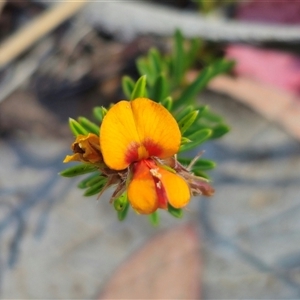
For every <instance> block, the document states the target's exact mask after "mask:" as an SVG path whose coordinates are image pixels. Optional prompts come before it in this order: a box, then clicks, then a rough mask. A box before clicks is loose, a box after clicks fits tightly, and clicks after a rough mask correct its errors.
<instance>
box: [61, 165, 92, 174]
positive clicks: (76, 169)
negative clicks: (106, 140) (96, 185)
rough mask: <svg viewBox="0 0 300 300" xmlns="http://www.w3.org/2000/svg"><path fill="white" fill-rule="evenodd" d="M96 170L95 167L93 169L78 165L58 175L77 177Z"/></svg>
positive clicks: (88, 166)
mask: <svg viewBox="0 0 300 300" xmlns="http://www.w3.org/2000/svg"><path fill="white" fill-rule="evenodd" d="M96 170H97V167H95V166H94V165H90V164H80V165H76V166H73V167H70V168H67V169H65V170H63V171H61V172H60V173H59V175H60V176H63V177H74V176H78V175H83V174H87V173H90V172H93V171H96Z"/></svg>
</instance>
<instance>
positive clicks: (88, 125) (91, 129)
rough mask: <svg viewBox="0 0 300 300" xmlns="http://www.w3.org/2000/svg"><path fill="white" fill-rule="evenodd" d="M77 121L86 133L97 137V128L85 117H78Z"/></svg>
mask: <svg viewBox="0 0 300 300" xmlns="http://www.w3.org/2000/svg"><path fill="white" fill-rule="evenodd" d="M78 121H79V123H80V125H81V126H82V127H83V128H84V129H85V130H86V131H88V132H90V133H95V134H97V135H99V129H100V128H99V126H98V125H96V124H95V123H93V122H91V121H90V120H89V119H87V118H85V117H79V118H78Z"/></svg>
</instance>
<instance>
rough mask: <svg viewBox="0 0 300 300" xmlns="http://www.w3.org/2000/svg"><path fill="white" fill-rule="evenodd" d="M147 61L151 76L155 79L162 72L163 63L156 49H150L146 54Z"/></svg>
mask: <svg viewBox="0 0 300 300" xmlns="http://www.w3.org/2000/svg"><path fill="white" fill-rule="evenodd" d="M148 60H149V63H150V65H151V69H152V71H153V75H154V76H155V77H157V76H158V75H159V74H160V73H161V72H162V71H163V62H162V59H161V56H160V53H159V52H158V50H157V49H155V48H152V49H150V50H149V53H148Z"/></svg>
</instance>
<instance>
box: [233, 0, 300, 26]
mask: <svg viewBox="0 0 300 300" xmlns="http://www.w3.org/2000/svg"><path fill="white" fill-rule="evenodd" d="M235 17H236V18H237V19H238V20H244V21H255V22H261V23H277V24H299V23H300V1H299V0H276V1H275V0H273V1H262V0H252V1H246V2H241V3H240V4H239V5H238V7H237V11H236V15H235Z"/></svg>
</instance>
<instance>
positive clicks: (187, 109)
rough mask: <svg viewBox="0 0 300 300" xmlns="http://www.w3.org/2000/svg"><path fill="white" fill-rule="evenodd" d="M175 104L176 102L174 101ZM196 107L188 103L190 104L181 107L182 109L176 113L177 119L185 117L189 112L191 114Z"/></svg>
mask: <svg viewBox="0 0 300 300" xmlns="http://www.w3.org/2000/svg"><path fill="white" fill-rule="evenodd" d="M174 104H175V103H174ZM194 109H195V108H194V105H188V106H185V107H184V108H183V109H181V110H180V111H178V112H177V113H176V114H175V119H176V121H177V122H178V121H179V120H180V119H182V118H183V117H185V116H186V115H187V114H189V113H190V112H191V111H193V110H194Z"/></svg>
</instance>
